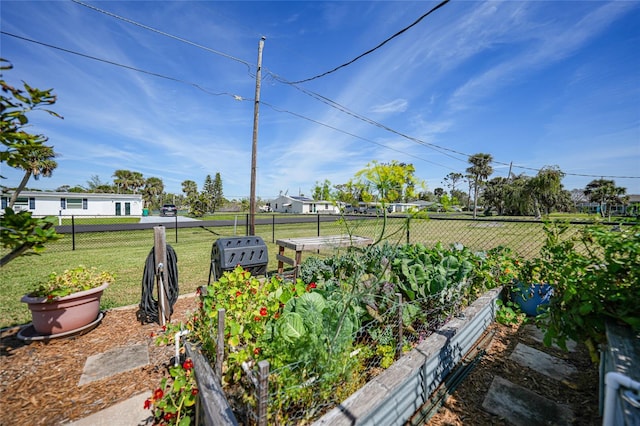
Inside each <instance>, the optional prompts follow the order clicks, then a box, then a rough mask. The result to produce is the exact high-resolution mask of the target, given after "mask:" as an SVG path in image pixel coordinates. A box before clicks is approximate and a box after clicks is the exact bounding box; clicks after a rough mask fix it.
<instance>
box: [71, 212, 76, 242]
mask: <svg viewBox="0 0 640 426" xmlns="http://www.w3.org/2000/svg"><path fill="white" fill-rule="evenodd" d="M75 249H76V219H75V216H74V215H71V250H75Z"/></svg>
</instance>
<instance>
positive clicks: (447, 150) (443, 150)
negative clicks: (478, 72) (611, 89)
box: [3, 0, 640, 179]
mask: <svg viewBox="0 0 640 426" xmlns="http://www.w3.org/2000/svg"><path fill="white" fill-rule="evenodd" d="M71 1H73V2H74V3H76V4H79V5H81V6H84V7H87V8H89V9H92V10H95V11H97V12H100V13H103V14H105V15H107V16H111V17H113V18H116V19H119V20H122V21H124V22H127V23H129V24H132V25H136V26H138V27H141V28H144V29H146V30H149V31H153V32H155V33H157V34H161V35H163V36H165V37H169V38H172V39H174V40H178V41H181V42H183V43H186V44H189V45H192V46H194V47H198V48H200V49H204V50H206V51H208V52H211V53H214V54H217V55H220V56H223V57H226V58H228V59H231V60H234V61H237V62H240V63H242V64H243V65H246V66H247V68H248V71H249V74H250V75H251V68H252V64H250V63H249V62H247V61H244V60H242V59H238V58H236V57H234V56H231V55H228V54H226V53H223V52H220V51H218V50H214V49H211V48H209V47H206V46H203V45H201V44H198V43H195V42H192V41H190V40H187V39H184V38H182V37H178V36H175V35H172V34H169V33H167V32H164V31H161V30H158V29H155V28H153V27H150V26H148V25H144V24H141V23H139V22H136V21H134V20H131V19H129V18H125V17H122V16H119V15H116V14H114V13H111V12H108V11H105V10H103V9H100V8H98V7H95V6H92V5H89V4H86V3H83V2H81V1H80V0H71ZM449 1H450V0H444V1H442V2H440V3H439V4H437V5H436V6H435V7H433V8H432V9H431V10H429V11H428V12H426V13H424V14H423V15H422V16H420V17H419V18H418V19H416V20H415V21H414V22H413V23H412V24H410V25H408V26H407V27H405V28H403V29H401V30H400V31H398V32H396V33H395V34H394V35H392V36H391V37H388V38H387V39H385V40H384V41H382V42H381V43H379V44H378V45H377V46H375V47H374V48H372V49H369V50H367V51H366V52H364V53H362V54H360V55H358V56H357V57H355V58H354V59H352V60H351V61H349V62H346V63H344V64H342V65H340V66H338V67H336V68H334V69H332V70H330V71H326V72H324V73H322V74H319V75H316V76H314V77H311V78H307V79H304V80H299V81H293V82H290V81H287V80H285V79H283V78H281V77H279V76H277V75H276V74H273V73H271V72H269V75H271V76H272V77H273V78H274V79H275V80H277V81H280V82H282V83H285V84H289V85H291V86H293V87H295V88H296V89H298V90H300V91H301V92H303V93H305V94H307V95H308V96H311V97H314V98H316V99H317V100H320V101H321V102H323V103H325V104H326V105H329V106H331V107H332V108H334V109H338V110H339V111H342V112H344V113H345V114H348V115H351V116H352V117H354V118H357V119H359V120H361V121H363V122H365V123H368V124H371V125H374V126H376V127H379V128H382V129H384V130H387V131H389V132H391V133H394V134H396V135H398V136H401V137H403V138H406V139H408V140H411V141H413V142H415V143H417V144H419V145H423V146H426V147H428V148H431V149H433V150H434V151H436V152H438V153H440V154H443V155H446V156H448V157H450V158H452V159H454V160H457V161H463V162H465V161H466V160H462V159H460V158H458V157H455V156H453V155H451V154H456V155H461V156H464V157H466V158H469V157H471V156H472V155H471V154H467V153H463V152H460V151H457V150H454V149H451V148H446V147H443V146H439V145H436V144H433V143H429V142H425V141H423V140H420V139H418V138H416V137H413V136H409V135H406V134H404V133H401V132H399V131H397V130H394V129H392V128H390V127H388V126H386V125H384V124H381V123H379V122H376V121H375V120H372V119H369V118H367V117H365V116H363V115H360V114H357V113H355V112H353V111H351V110H349V109H348V108H346V107H344V106H343V105H340V104H339V103H337V102H335V101H333V100H331V99H329V98H327V97H324V96H322V95H319V94H317V93H314V92H311V91H308V90H306V89H302V88H300V87H298V86H297V84H299V83H304V82H307V81H311V80H315V79H318V78H320V77H323V76H325V75H328V74H331V73H333V72H335V71H337V70H339V69H341V68H344V67H346V66H348V65H350V64H352V63H354V62H355V61H357V60H358V59H360V58H362V57H364V56H366V55H369V54H370V53H372V52H374V51H376V50H377V49H379V48H381V47H382V46H384V45H385V44H387V43H388V42H389V41H391V40H393V39H394V38H396V37H398V36H400V35H401V34H403V33H404V32H406V31H408V30H409V29H410V28H412V27H414V26H415V25H417V24H418V23H420V22H421V21H422V20H423V19H424V18H426V17H427V16H429V15H430V14H431V13H433V12H435V11H436V10H438V9H440V8H441V7H442V6H444V5H445V4H447V3H448V2H449ZM3 33H4V32H3ZM51 47H53V46H51ZM61 50H64V49H61ZM69 53H75V52H71V51H69ZM75 54H78V53H75ZM80 55H82V54H80ZM82 56H86V55H82ZM87 57H89V56H87ZM90 58H92V57H90ZM92 59H94V58H92ZM95 59H97V58H95ZM97 60H100V59H97ZM105 62H108V63H112V64H113V65H118V66H123V65H120V64H117V63H113V62H110V61H105ZM123 67H125V68H129V69H134V70H137V71H140V72H144V73H147V74H150V75H155V76H157V77H161V78H166V79H169V80H174V81H178V82H182V83H185V84H189V85H191V86H194V87H196V88H198V89H200V90H202V91H204V92H205V93H210V92H208V91H207V90H205V89H203V88H202V87H200V86H199V85H197V84H194V83H189V82H185V81H182V80H178V79H174V78H171V77H166V76H163V75H161V74H156V73H151V72H147V71H144V70H138V69H135V68H132V67H127V66H123ZM210 94H213V93H210ZM220 94H228V93H220ZM229 95H231V94H229ZM231 96H234V98H235V99H237V100H244V98H241V97H239V96H236V95H231ZM272 107H273V106H272ZM276 111H277V109H276ZM287 112H289V113H290V114H293V115H297V114H294V113H292V112H290V111H287ZM298 116H299V117H300V118H304V119H306V120H309V121H311V122H315V123H317V124H320V125H324V124H323V123H320V122H317V121H315V120H312V119H308V118H306V117H303V116H301V115H298ZM327 127H331V126H327ZM331 128H333V127H331ZM334 130H338V131H341V130H339V129H337V128H334ZM345 133H347V134H350V133H348V132H345ZM352 136H354V137H358V136H356V135H352ZM362 139H364V138H362ZM364 140H367V139H364ZM367 141H369V142H372V143H376V144H377V142H374V141H371V140H367ZM382 146H384V145H382ZM384 147H385V148H389V147H386V146H384ZM389 149H391V148H389ZM394 150H395V149H394ZM396 151H398V150H396ZM398 152H401V151H398ZM449 153H451V154H449ZM404 154H405V155H409V156H412V155H411V154H409V153H406V152H405V153H404ZM418 158H419V157H418ZM421 160H423V161H427V162H430V161H428V160H424V159H421ZM431 163H433V162H431ZM492 163H494V164H500V165H504V166H510V165H511V163H504V162H500V161H496V160H493V161H492ZM433 164H436V165H440V164H437V163H433ZM440 166H442V165H440ZM513 167H516V168H519V169H523V170H530V171H535V172H539V171H540V170H541V169H536V168H533V167H526V166H518V165H513ZM565 175H567V176H580V177H596V178H597V177H600V175H591V174H580V173H565ZM603 177H607V178H613V179H616V178H617V179H640V176H603Z"/></svg>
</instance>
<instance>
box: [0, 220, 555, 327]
mask: <svg viewBox="0 0 640 426" xmlns="http://www.w3.org/2000/svg"><path fill="white" fill-rule="evenodd" d="M216 218H219V216H216ZM492 219H494V218H492ZM405 222H406V221H404V220H400V219H394V220H390V221H389V223H388V224H387V227H386V230H385V238H384V239H386V240H388V241H390V242H393V243H401V244H402V243H405V242H406V241H407V232H406V229H404V228H403V224H404V223H405ZM348 224H349V227H350V232H351V233H352V234H353V235H360V236H367V237H371V238H376V237H377V236H378V235H379V233H380V230H381V229H382V220H381V219H379V220H356V221H350V222H348ZM236 231H237V232H239V233H244V224H243V225H242V226H238V228H237V230H234V228H233V227H220V228H218V227H215V228H208V229H203V228H199V227H198V228H181V229H179V231H178V232H179V234H178V241H177V242H176V240H175V231H174V230H173V229H170V228H169V229H167V231H166V232H167V235H166V240H167V244H170V245H171V246H172V247H173V248H174V249H175V251H176V254H177V256H178V271H179V285H180V293H181V294H187V293H193V292H194V291H195V290H196V288H197V287H198V286H200V285H203V284H206V283H207V280H208V275H209V266H210V262H211V248H212V245H213V244H214V242H215V241H216V240H217V239H218V238H220V237H229V236H233V235H234V232H236ZM344 233H346V231H345V225H344V223H341V221H336V222H333V223H322V224H321V235H334V234H344ZM256 234H257V235H259V236H261V237H262V238H263V240H264V241H265V243H266V244H267V246H268V249H269V265H268V271H269V272H275V271H276V269H277V261H276V254H277V246H276V244H274V241H275V240H277V239H281V238H294V237H303V236H315V235H317V224H316V223H305V224H288V225H277V226H276V229H275V230H274V229H273V228H272V226H271V225H257V226H256ZM70 239H71V237H70V236H69V235H65V236H64V237H63V238H62V239H61V240H59V241H56V242H54V243H51V244H49V245H48V246H47V250H45V252H44V253H43V254H41V255H34V256H25V257H21V258H18V259H16V260H14V261H12V262H10V263H9V264H8V265H6V266H4V267H3V268H1V269H0V328H3V327H7V326H11V325H16V324H24V323H27V322H29V321H30V313H29V311H28V309H27V307H26V305H24V304H22V303H20V297H21V296H22V295H23V294H25V293H27V292H28V291H29V289H30V288H31V287H32V286H33V284H34V283H37V282H40V281H43V280H46V278H47V276H48V275H49V273H50V272H52V271H57V272H61V271H63V270H64V269H67V268H71V267H75V266H77V265H79V264H84V265H86V266H95V267H96V268H98V269H101V270H109V271H111V272H113V273H114V274H115V275H116V281H115V283H114V284H112V285H111V287H110V288H108V289H107V290H106V291H105V294H104V296H103V299H102V303H103V308H112V307H117V306H124V305H132V304H138V303H139V302H140V298H141V287H142V276H143V272H144V264H145V260H146V258H147V255H148V254H149V251H150V250H151V248H152V247H153V240H154V237H153V230H144V231H126V232H104V233H87V234H78V235H77V236H76V241H75V245H76V250H71V244H70ZM409 241H410V242H412V243H416V242H421V243H423V244H426V245H433V244H435V243H437V242H443V243H445V244H451V243H456V242H458V243H462V244H464V245H466V246H468V247H470V248H472V249H473V250H478V251H479V250H487V249H490V248H493V247H496V246H498V245H504V246H508V247H511V248H512V249H514V250H515V251H516V252H518V253H520V254H522V255H523V256H534V255H535V254H536V253H537V252H538V250H539V248H540V246H541V244H542V242H543V233H542V225H541V223H517V222H500V221H497V220H482V221H461V220H435V219H434V220H417V219H413V220H412V221H411V228H410V231H409ZM328 253H329V251H327V252H326V253H322V254H328ZM313 254H315V253H309V254H308V255H313Z"/></svg>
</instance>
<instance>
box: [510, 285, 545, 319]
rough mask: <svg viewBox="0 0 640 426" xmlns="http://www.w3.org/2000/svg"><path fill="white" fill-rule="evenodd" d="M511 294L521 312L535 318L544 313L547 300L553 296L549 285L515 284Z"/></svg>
mask: <svg viewBox="0 0 640 426" xmlns="http://www.w3.org/2000/svg"><path fill="white" fill-rule="evenodd" d="M511 294H512V297H513V301H514V302H515V303H517V304H518V306H520V309H522V312H524V313H525V314H527V315H529V316H532V317H535V316H537V315H538V314H540V313H542V312H544V310H545V308H546V305H548V304H549V299H551V297H552V296H553V287H552V286H551V285H549V284H525V283H517V284H516V286H515V287H514V288H513V290H512V292H511Z"/></svg>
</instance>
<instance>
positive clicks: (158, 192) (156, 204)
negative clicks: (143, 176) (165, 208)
mask: <svg viewBox="0 0 640 426" xmlns="http://www.w3.org/2000/svg"><path fill="white" fill-rule="evenodd" d="M163 193H164V183H163V182H162V179H160V178H158V177H150V178H147V180H146V181H145V183H144V188H143V189H142V199H143V200H144V202H145V206H147V207H149V208H151V209H154V208H160V204H161V200H162V194H163Z"/></svg>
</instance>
